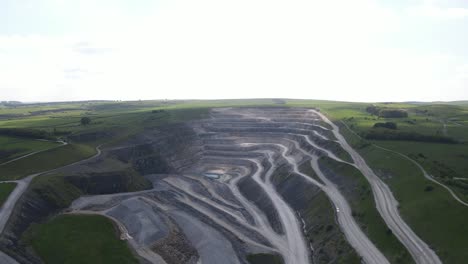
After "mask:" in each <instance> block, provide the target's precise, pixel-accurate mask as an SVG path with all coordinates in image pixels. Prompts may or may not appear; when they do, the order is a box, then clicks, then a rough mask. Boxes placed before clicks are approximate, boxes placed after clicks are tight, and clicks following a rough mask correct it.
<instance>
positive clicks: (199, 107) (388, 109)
mask: <svg viewBox="0 0 468 264" xmlns="http://www.w3.org/2000/svg"><path fill="white" fill-rule="evenodd" d="M467 125H468V105H467V104H466V102H436V103H422V102H410V103H391V102H388V103H352V102H336V101H319V100H290V99H251V100H160V101H78V102H63V103H31V104H26V103H19V102H2V103H1V108H0V146H1V147H0V181H1V183H0V202H1V203H2V207H1V211H0V228H1V231H2V232H1V238H0V249H1V252H2V253H1V255H0V260H1V262H2V263H167V264H171V263H198V262H199V261H201V262H202V263H251V264H257V263H361V262H365V263H463V262H464V260H465V259H466V258H467V257H468V255H467V253H466V250H465V249H466V245H467V244H468V228H467V227H466V224H465V220H466V217H467V213H468V208H467V206H468V178H467V175H466V171H468V167H467V166H468V163H467V159H468V156H467V154H466V153H468V147H467V146H468V145H467V143H466V142H467V140H468V133H467V132H466V131H468V130H467V129H466V128H467Z"/></svg>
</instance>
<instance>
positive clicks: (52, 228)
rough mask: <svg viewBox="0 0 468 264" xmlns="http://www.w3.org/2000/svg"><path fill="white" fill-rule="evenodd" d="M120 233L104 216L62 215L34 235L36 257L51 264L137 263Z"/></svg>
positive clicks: (36, 230)
mask: <svg viewBox="0 0 468 264" xmlns="http://www.w3.org/2000/svg"><path fill="white" fill-rule="evenodd" d="M118 233H119V231H118V229H117V228H116V226H114V224H113V223H112V222H111V220H109V219H107V218H105V217H104V216H98V215H61V216H58V217H55V218H53V219H52V220H51V221H49V222H47V223H45V224H42V225H40V226H37V227H36V228H35V229H34V230H33V231H32V233H31V237H32V245H33V247H34V249H35V251H36V252H37V254H38V255H39V256H40V257H41V258H42V259H43V260H44V262H45V263H49V264H55V263H56V264H63V263H67V264H75V263H76V264H78V263H102V264H105V263H109V264H111V263H126V264H127V263H128V264H130V263H138V260H137V259H136V258H135V256H134V255H133V254H132V252H131V251H130V249H129V248H128V246H127V244H126V242H125V241H121V240H120V239H119V234H118Z"/></svg>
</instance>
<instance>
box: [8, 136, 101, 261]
mask: <svg viewBox="0 0 468 264" xmlns="http://www.w3.org/2000/svg"><path fill="white" fill-rule="evenodd" d="M67 144H68V143H67V142H63V141H62V145H61V146H59V147H62V146H66V145H67ZM96 151H97V153H96V154H95V155H94V156H92V157H89V158H86V159H83V160H80V161H77V162H74V163H71V164H67V165H65V166H62V167H59V168H55V169H51V170H47V171H43V172H38V173H34V174H31V175H29V176H27V177H25V178H23V179H20V180H14V181H2V182H14V183H16V184H17V185H16V188H15V189H14V190H13V192H12V193H11V194H10V196H8V199H7V200H6V201H5V203H4V204H3V205H2V207H1V208H0V234H1V233H3V230H4V229H5V225H6V223H7V222H8V219H10V216H11V213H12V212H13V209H14V208H15V205H16V203H17V202H18V200H19V199H20V198H21V196H22V195H23V194H24V192H25V191H26V190H27V189H28V187H29V184H30V183H31V181H32V180H33V179H34V178H36V177H37V176H39V175H42V174H45V173H49V172H53V171H56V170H59V169H62V168H65V167H69V166H72V165H76V164H79V163H82V162H86V161H89V160H91V159H94V158H97V157H99V156H100V155H101V149H100V146H97V147H96ZM40 152H42V151H40ZM37 153H39V152H37ZM28 156H30V155H26V156H23V158H25V157H28ZM0 253H1V254H0V263H4V262H3V261H4V259H3V258H2V256H4V255H5V254H4V253H3V252H1V251H0ZM10 259H11V258H10ZM6 261H7V259H5V263H8V262H6ZM15 262H16V261H15ZM15 262H13V263H15Z"/></svg>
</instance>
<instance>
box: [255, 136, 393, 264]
mask: <svg viewBox="0 0 468 264" xmlns="http://www.w3.org/2000/svg"><path fill="white" fill-rule="evenodd" d="M251 144H252V145H273V146H278V147H280V148H281V149H283V151H282V152H281V156H282V157H283V158H284V159H285V160H286V161H287V162H288V163H289V164H290V165H291V166H292V167H293V171H294V173H296V174H298V175H300V176H301V177H303V178H304V179H305V180H307V181H309V182H311V183H312V184H314V185H316V186H318V187H319V188H320V189H322V190H323V191H324V192H325V193H326V195H327V196H328V197H329V198H330V200H331V201H332V203H333V204H334V205H335V207H336V208H339V212H338V213H337V214H336V217H337V219H338V222H339V225H340V227H341V228H342V230H343V232H344V234H345V236H346V238H347V240H348V242H349V243H350V244H351V245H352V246H353V247H354V249H355V250H356V251H357V252H359V254H360V255H361V257H362V258H363V260H364V261H365V262H366V263H369V264H370V263H375V264H385V263H390V262H388V260H387V259H386V258H385V256H384V255H383V254H382V253H381V252H380V251H379V250H378V249H377V248H376V247H375V246H374V244H373V243H372V242H371V241H370V240H369V239H368V238H367V236H366V235H365V234H364V233H363V232H362V230H361V229H360V228H359V225H358V224H357V223H356V221H355V220H354V218H353V216H352V214H351V212H352V210H351V208H350V206H349V204H348V202H347V201H346V199H345V198H344V197H343V195H342V194H341V193H340V192H339V191H338V188H337V187H336V186H335V185H334V184H333V183H331V182H330V181H329V180H328V179H327V178H326V177H325V176H324V175H323V173H322V171H321V169H320V168H319V166H318V163H317V161H318V158H317V157H316V156H312V155H310V154H308V153H307V152H305V151H303V150H301V151H302V152H304V154H306V155H310V156H311V158H312V161H311V166H312V168H313V169H314V171H315V172H316V173H317V174H318V176H319V178H320V179H321V180H322V181H323V182H324V183H325V184H320V183H319V182H317V181H316V180H314V179H313V178H312V177H310V176H308V175H306V174H304V173H302V172H300V171H299V169H298V167H299V165H298V164H297V162H296V161H295V160H294V159H293V158H291V157H289V156H287V154H286V153H288V152H290V151H291V149H290V148H288V147H287V146H284V145H281V144H268V143H264V144H258V143H257V144H256V143H251ZM295 147H296V148H298V146H297V145H296V146H295ZM272 187H273V186H272ZM273 188H274V187H273ZM270 192H272V193H273V194H276V195H278V194H277V193H276V191H275V190H274V189H271V190H270ZM278 199H279V200H280V201H281V202H278V200H276V202H278V203H279V204H282V203H284V205H283V206H281V210H278V211H279V212H280V213H279V214H280V217H281V218H285V217H284V216H283V215H284V214H285V212H288V210H287V209H288V208H289V206H288V205H287V204H286V203H285V202H284V201H283V200H282V199H281V198H278ZM287 215H289V214H288V213H287ZM292 217H293V219H294V220H288V219H287V218H286V220H282V222H283V224H284V225H285V226H286V227H288V226H290V227H289V229H290V230H291V229H292V230H291V231H295V229H293V228H291V227H293V226H298V223H297V218H295V217H294V214H292ZM301 237H302V234H301V231H299V232H293V234H292V238H293V239H294V240H296V241H297V242H296V243H295V244H294V245H295V246H297V245H298V244H300V242H301V240H300V239H301ZM303 245H304V241H303V240H302V246H303ZM299 248H300V247H299ZM291 263H307V261H301V262H291Z"/></svg>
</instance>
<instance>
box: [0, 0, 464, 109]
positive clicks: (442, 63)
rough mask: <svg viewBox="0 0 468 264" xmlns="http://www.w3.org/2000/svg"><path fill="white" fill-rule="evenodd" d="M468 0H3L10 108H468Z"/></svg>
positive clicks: (0, 86) (2, 58)
mask: <svg viewBox="0 0 468 264" xmlns="http://www.w3.org/2000/svg"><path fill="white" fill-rule="evenodd" d="M467 47H468V1H466V0H432V1H428V0H354V1H349V0H321V1H318V0H304V1H303V0H235V1H234V0H233V1H227V0H154V1H150V0H138V1H135V0H76V1H74V0H40V1H39V0H0V101H1V100H21V101H62V100H85V99H118V100H134V99H184V98H201V99H204V98H206V99H213V98H259V97H268V98H272V97H282V98H310V99H331V100H346V101H409V100H411V101H413V100H419V101H422V100H424V101H431V100H462V99H465V100H466V99H468V48H467Z"/></svg>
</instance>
